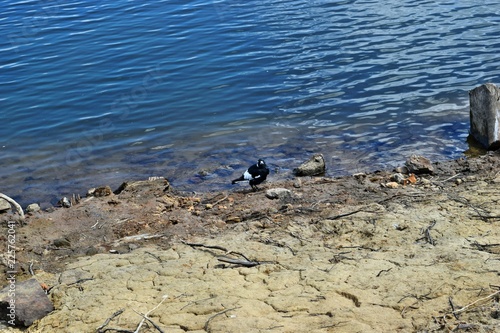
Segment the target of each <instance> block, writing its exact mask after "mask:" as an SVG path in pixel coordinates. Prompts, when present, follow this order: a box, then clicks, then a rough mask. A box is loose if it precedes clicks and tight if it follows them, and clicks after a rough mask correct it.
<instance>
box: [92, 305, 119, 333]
mask: <svg viewBox="0 0 500 333" xmlns="http://www.w3.org/2000/svg"><path fill="white" fill-rule="evenodd" d="M123 311H125V309H120V310H118V311H116V312H115V313H113V314H112V315H111V317H109V318H108V319H106V321H105V322H104V324H102V325H101V326H99V327H98V328H97V329H96V331H97V332H98V333H101V332H105V331H102V329H103V328H104V327H106V326H108V324H109V322H110V321H111V320H113V319H114V318H115V317H118V316H119V315H121V314H122V313H123Z"/></svg>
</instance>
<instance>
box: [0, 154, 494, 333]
mask: <svg viewBox="0 0 500 333" xmlns="http://www.w3.org/2000/svg"><path fill="white" fill-rule="evenodd" d="M433 166H434V168H435V172H434V174H433V175H429V174H423V175H417V182H416V183H415V184H413V185H412V184H410V185H406V186H401V185H400V186H397V187H394V188H391V187H390V186H388V183H390V182H391V181H392V180H391V177H392V175H393V172H392V171H374V172H372V173H366V174H364V173H363V174H357V175H350V176H342V177H335V178H329V177H303V178H294V179H289V180H281V181H276V182H275V181H268V182H267V183H265V184H263V186H262V190H260V191H258V192H252V191H251V190H250V188H248V189H247V188H244V187H242V188H237V189H234V190H231V191H215V192H206V193H196V194H194V195H193V194H191V195H187V194H186V193H179V192H178V191H176V190H175V188H170V184H169V183H168V181H166V180H164V179H155V180H151V181H138V182H132V183H129V184H128V186H125V188H124V189H123V190H122V191H121V193H118V194H110V193H109V195H104V196H101V197H88V198H83V199H82V201H81V202H80V203H79V204H78V205H75V206H73V207H71V208H67V209H65V208H58V209H55V210H53V211H52V212H40V213H35V214H33V215H32V216H28V217H27V218H26V223H25V225H24V226H19V227H18V228H17V230H16V232H17V234H16V236H17V239H18V244H16V246H17V247H18V248H19V249H20V251H19V252H18V253H17V258H18V271H19V272H20V274H18V276H17V278H18V279H19V281H21V280H23V279H29V278H32V275H31V272H33V273H34V278H36V279H37V280H38V281H39V282H40V283H44V284H46V285H48V286H49V287H50V288H51V289H50V292H49V298H50V299H51V300H52V301H53V303H54V305H55V310H54V311H53V312H52V313H50V314H49V315H48V316H46V317H44V318H43V319H41V320H40V321H39V322H36V323H35V324H34V325H32V326H31V327H30V328H29V329H28V331H27V332H43V331H47V330H51V331H54V332H58V331H63V330H64V329H66V330H67V329H70V330H72V331H90V330H95V329H96V328H97V327H99V326H100V325H101V324H102V323H103V322H104V321H105V319H106V318H108V317H109V316H111V314H112V313H114V312H115V311H116V310H118V309H119V308H124V309H125V310H124V311H126V312H127V313H129V314H128V317H127V318H128V319H125V318H120V320H119V321H118V322H117V325H118V324H119V325H118V326H120V327H122V328H123V329H129V330H132V327H135V326H134V323H135V325H137V323H138V322H139V321H140V317H138V316H136V315H134V312H133V311H139V312H142V313H146V312H147V311H149V310H151V309H153V308H154V307H155V306H156V305H158V304H159V303H160V302H161V301H162V295H165V294H168V295H169V297H168V298H167V299H166V300H165V301H164V302H163V303H162V304H161V307H165V308H163V310H162V311H158V312H152V314H151V318H153V320H154V321H155V323H157V324H158V325H160V326H161V327H162V328H164V329H166V330H168V331H169V332H170V331H172V332H177V331H179V332H181V331H184V332H185V331H200V330H204V329H205V328H207V327H205V326H207V325H208V326H209V331H212V332H228V331H236V330H237V328H238V327H239V328H241V327H245V328H248V329H247V331H249V332H254V331H258V330H263V329H266V328H267V329H268V328H269V327H275V329H273V331H277V332H285V331H287V332H300V331H303V330H304V329H309V330H310V331H313V332H328V331H331V330H335V332H352V331H356V330H365V331H366V330H368V331H373V332H387V331H394V332H396V331H401V332H409V331H412V332H423V331H425V330H433V331H436V332H438V331H442V332H447V331H449V330H451V329H453V328H456V327H458V326H457V325H460V323H463V322H466V323H467V324H468V325H473V326H471V327H474V329H476V330H475V331H477V332H487V331H488V329H489V328H490V327H496V326H497V325H498V324H499V322H498V319H497V318H496V317H495V315H494V313H496V312H495V311H497V310H495V309H496V308H495V303H494V302H493V299H490V298H487V299H485V300H484V301H483V302H481V307H476V306H471V307H470V309H469V308H467V309H465V310H463V311H461V312H460V316H459V318H458V319H456V318H455V317H454V316H453V313H452V312H453V311H454V310H450V304H449V302H450V301H449V299H450V298H452V299H453V302H454V304H455V305H456V307H457V309H458V308H460V307H464V306H466V305H467V304H469V303H471V302H473V301H475V300H477V299H480V298H484V297H486V296H487V295H488V292H489V294H491V293H492V292H494V291H495V290H496V288H498V286H497V285H498V283H497V281H498V275H499V274H500V264H499V262H498V255H499V254H500V250H497V248H496V247H494V246H493V245H494V244H498V243H500V232H498V231H497V230H496V229H498V228H496V227H495V224H497V223H498V221H500V217H498V216H500V211H499V210H498V209H497V208H496V206H497V205H496V201H497V200H500V194H498V193H500V191H498V190H499V189H500V177H498V175H497V173H498V171H500V155H499V154H498V153H493V152H492V153H488V154H486V155H484V156H480V157H476V158H470V159H458V160H452V161H446V162H437V163H433ZM274 188H283V189H286V190H287V191H286V192H284V193H285V195H283V196H282V197H279V198H278V199H275V200H271V199H269V198H267V197H266V191H267V190H269V189H274ZM1 218H2V220H3V221H6V220H8V219H9V218H8V217H7V216H6V215H5V214H4V215H2V216H1ZM3 225H6V224H5V223H4V224H3ZM3 229H4V231H6V229H5V227H4V228H3ZM3 234H5V232H3ZM189 243H196V244H204V245H208V246H216V247H222V248H224V249H228V250H232V251H235V252H234V253H236V252H239V253H242V254H244V255H245V256H246V257H247V258H248V259H250V260H251V261H255V262H258V263H259V264H258V265H256V266H255V267H245V266H241V265H234V264H231V263H227V262H223V261H222V262H221V261H220V260H219V259H220V257H221V256H229V257H231V258H233V259H235V258H236V259H238V260H241V257H240V258H238V257H237V256H236V257H235V255H234V253H233V255H231V253H229V254H228V253H226V254H225V253H221V252H220V251H218V250H216V249H215V250H210V249H207V250H206V251H204V250H202V249H200V248H196V247H193V246H189ZM489 244H492V245H491V246H490V245H489ZM260 263H262V264H260ZM82 279H89V280H85V281H82V282H78V280H82ZM134 281H136V282H134ZM220 281H223V282H224V283H222V284H221V283H220ZM408 281H411V282H410V283H407V282H408ZM436 281H439V282H440V283H439V284H436ZM395 282H396V283H395ZM495 286H497V287H495ZM75 288H76V289H75ZM78 288H83V289H82V293H83V294H84V295H86V296H85V297H80V296H77V294H75V291H76V290H78ZM106 290H110V291H113V292H111V293H110V292H106ZM117 295H120V296H119V297H118V296H117ZM75 297H76V298H75ZM85 299H86V300H85ZM202 300H205V301H202ZM65 304H74V306H73V307H72V308H71V309H70V308H68V306H65ZM93 304H101V305H102V306H100V307H99V309H94V310H92V307H94V305H93ZM195 304H197V305H196V306H194V305H195ZM226 310H227V314H228V315H227V316H223V315H217V314H218V313H221V312H222V311H226ZM214 315H217V319H212V320H209V318H211V316H214ZM71 318H73V319H71ZM74 318H80V319H79V320H74ZM252 318H253V319H252ZM257 318H259V319H257ZM436 318H437V319H436ZM250 319H252V320H250ZM207 323H208V324H207ZM117 325H114V326H117ZM12 331H15V330H12ZM151 331H153V330H151ZM205 331H208V330H206V329H205Z"/></svg>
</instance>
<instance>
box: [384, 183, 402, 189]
mask: <svg viewBox="0 0 500 333" xmlns="http://www.w3.org/2000/svg"><path fill="white" fill-rule="evenodd" d="M385 187H387V188H398V187H399V184H398V183H396V182H389V183H386V184H385Z"/></svg>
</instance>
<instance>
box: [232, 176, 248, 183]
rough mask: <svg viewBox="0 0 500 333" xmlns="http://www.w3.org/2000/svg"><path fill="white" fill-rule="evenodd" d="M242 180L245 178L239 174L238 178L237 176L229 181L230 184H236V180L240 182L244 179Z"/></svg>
mask: <svg viewBox="0 0 500 333" xmlns="http://www.w3.org/2000/svg"><path fill="white" fill-rule="evenodd" d="M244 180H245V178H244V177H243V176H241V177H240V178H237V179H235V180H233V181H232V182H231V184H233V185H234V184H236V183H237V182H241V181H244Z"/></svg>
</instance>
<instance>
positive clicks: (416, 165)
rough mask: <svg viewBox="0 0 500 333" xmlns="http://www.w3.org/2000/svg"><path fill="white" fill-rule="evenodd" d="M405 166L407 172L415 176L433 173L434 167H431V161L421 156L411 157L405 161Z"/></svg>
mask: <svg viewBox="0 0 500 333" xmlns="http://www.w3.org/2000/svg"><path fill="white" fill-rule="evenodd" d="M405 165H406V167H407V168H408V172H410V173H414V174H417V175H418V174H423V173H430V174H432V173H434V167H433V166H432V164H431V161H429V159H427V158H425V157H423V156H418V155H411V156H410V158H409V159H408V160H406V163H405Z"/></svg>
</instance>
